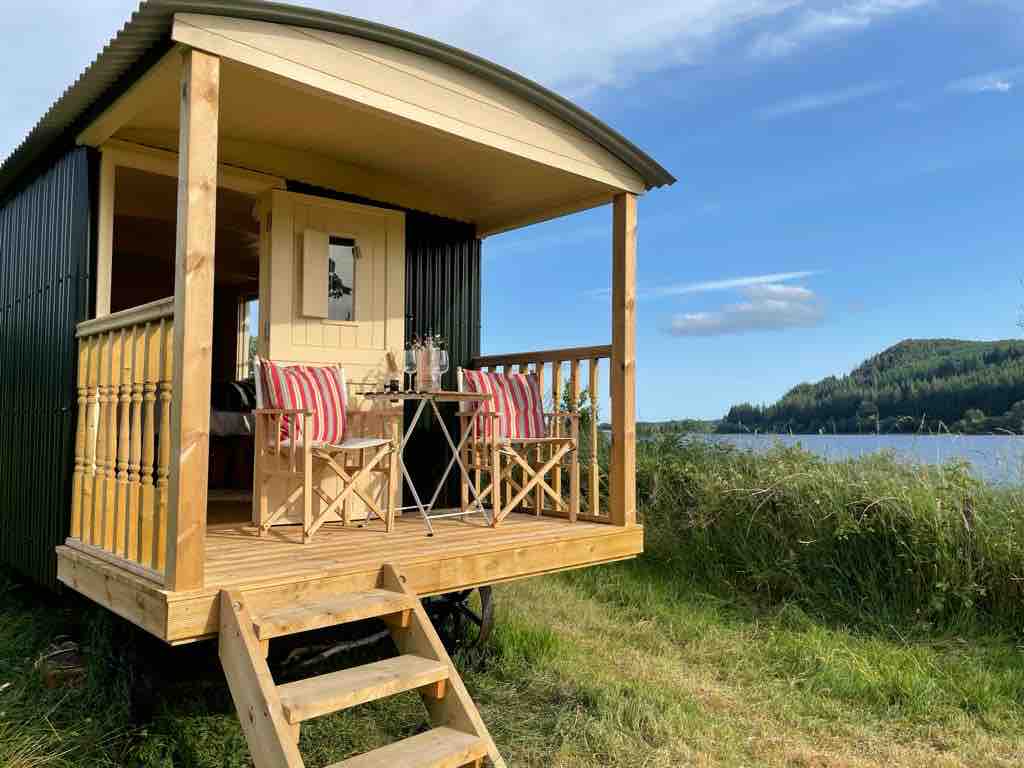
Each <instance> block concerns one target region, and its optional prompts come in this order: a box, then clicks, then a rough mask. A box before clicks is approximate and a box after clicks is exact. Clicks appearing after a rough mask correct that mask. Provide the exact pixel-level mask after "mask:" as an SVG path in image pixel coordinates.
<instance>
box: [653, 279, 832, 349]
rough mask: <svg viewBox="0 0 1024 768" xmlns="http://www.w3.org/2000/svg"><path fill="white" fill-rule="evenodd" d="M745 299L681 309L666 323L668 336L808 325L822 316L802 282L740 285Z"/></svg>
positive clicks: (817, 304) (822, 318)
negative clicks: (712, 308)
mask: <svg viewBox="0 0 1024 768" xmlns="http://www.w3.org/2000/svg"><path fill="white" fill-rule="evenodd" d="M743 293H744V295H745V296H746V298H747V300H746V301H743V302H738V303H734V304H726V305H725V306H724V307H722V308H721V309H719V310H716V311H713V312H681V313H678V314H676V315H673V316H672V318H671V320H670V322H669V326H668V329H667V331H668V333H669V334H671V335H672V336H725V335H729V334H739V333H752V332H758V331H781V330H785V329H787V328H812V327H814V326H817V325H820V324H821V323H822V322H824V320H825V309H824V307H823V306H822V304H821V302H820V301H818V298H817V296H816V295H815V294H814V292H813V291H811V290H809V289H807V288H804V287H803V286H795V285H777V284H772V283H766V284H763V285H751V286H747V287H746V288H744V289H743Z"/></svg>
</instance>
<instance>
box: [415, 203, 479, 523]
mask: <svg viewBox="0 0 1024 768" xmlns="http://www.w3.org/2000/svg"><path fill="white" fill-rule="evenodd" d="M405 311H406V319H405V338H406V339H411V338H412V337H413V336H423V335H425V334H428V333H434V334H441V336H443V337H444V339H445V340H446V341H447V342H448V350H449V357H450V359H451V369H450V370H449V371H448V373H447V374H446V376H445V379H444V386H445V389H455V387H456V379H455V376H456V373H455V369H456V368H457V367H459V366H463V367H465V366H468V365H469V362H470V360H472V359H473V358H474V357H477V356H478V355H479V354H480V240H479V239H478V238H477V237H476V233H475V231H474V229H473V227H472V225H469V224H463V223H461V222H457V221H451V220H448V219H442V218H438V217H437V216H430V215H429V214H425V213H416V212H411V213H407V214H406V219H405ZM413 406H414V404H413V403H408V404H407V405H406V419H407V420H408V419H409V418H411V417H412V410H413ZM446 410H447V411H448V412H447V413H446V414H445V416H446V421H447V423H448V429H449V430H450V431H451V434H452V435H453V436H455V439H456V440H457V439H458V434H459V432H458V430H459V424H458V418H457V417H456V415H455V413H456V411H455V407H454V406H451V407H449V408H448V409H446ZM421 423H422V422H421ZM430 426H431V427H432V428H430V429H421V430H418V431H417V432H416V433H415V434H414V435H413V437H412V438H411V439H410V441H409V444H408V445H407V446H406V449H405V459H406V463H407V465H408V467H409V472H410V474H411V475H412V477H413V481H414V482H415V483H416V488H417V489H418V490H419V492H420V495H421V496H423V494H427V495H428V496H429V495H430V494H432V493H433V492H434V488H435V487H436V484H437V479H439V478H440V476H441V473H442V472H444V468H445V465H446V464H447V462H448V459H449V458H450V456H451V453H450V451H449V448H448V446H447V445H445V440H444V435H443V434H441V431H440V429H438V428H437V426H436V425H430ZM458 489H459V486H458V480H457V474H456V473H453V476H452V477H451V479H450V482H449V483H448V484H447V488H446V491H447V494H446V495H447V498H446V499H441V500H439V502H438V503H439V504H443V505H445V506H454V505H456V504H457V503H458V497H459V490H458ZM406 497H407V498H406V501H405V504H406V505H410V504H412V503H413V500H412V498H411V495H410V494H409V493H408V491H407V492H406Z"/></svg>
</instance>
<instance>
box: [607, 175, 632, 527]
mask: <svg viewBox="0 0 1024 768" xmlns="http://www.w3.org/2000/svg"><path fill="white" fill-rule="evenodd" d="M611 400H612V404H611V407H612V452H611V477H610V478H609V485H608V488H609V510H608V512H609V517H610V518H611V522H612V524H614V525H623V526H625V525H635V524H636V195H633V194H630V193H628V192H624V193H621V194H618V195H616V196H615V203H614V211H613V217H612V359H611Z"/></svg>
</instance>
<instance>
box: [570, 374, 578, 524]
mask: <svg viewBox="0 0 1024 768" xmlns="http://www.w3.org/2000/svg"><path fill="white" fill-rule="evenodd" d="M579 410H580V360H579V358H576V357H574V358H573V359H572V361H571V362H570V363H569V411H570V412H572V413H574V414H575V415H576V416H577V418H574V419H572V421H571V422H570V423H571V425H572V426H571V429H572V434H571V435H570V437H572V439H573V442H574V444H575V445H576V449H575V450H573V451H571V452H570V453H569V521H570V522H573V523H575V522H576V518H577V516H578V515H579V511H580V509H579V507H580V461H579V444H580V434H579V432H580V430H579V425H580V423H579V418H578V417H579Z"/></svg>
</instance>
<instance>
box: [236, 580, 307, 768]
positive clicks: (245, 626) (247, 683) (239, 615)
mask: <svg viewBox="0 0 1024 768" xmlns="http://www.w3.org/2000/svg"><path fill="white" fill-rule="evenodd" d="M219 655H220V663H221V666H222V667H223V668H224V675H225V676H226V677H227V680H228V688H229V689H230V690H231V698H232V699H233V700H234V702H235V709H237V710H238V719H239V722H241V724H242V731H243V733H245V740H246V741H247V742H248V743H249V752H250V754H251V755H252V761H253V763H254V764H255V765H256V768H305V764H304V763H303V761H302V755H301V754H299V747H298V743H297V742H298V739H297V737H296V731H295V730H294V729H293V727H292V726H290V725H289V724H288V722H287V721H286V720H285V717H284V711H283V710H282V708H281V699H280V697H279V696H278V693H277V686H276V685H275V683H274V680H273V678H272V677H271V675H270V668H269V667H268V666H267V659H266V656H265V653H264V646H263V645H262V644H261V643H260V641H259V640H258V639H257V638H256V633H255V631H254V630H253V622H252V616H251V615H250V613H249V609H248V608H247V607H246V604H245V598H244V597H243V596H242V594H241V593H239V592H229V591H228V590H221V593H220V635H219Z"/></svg>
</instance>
